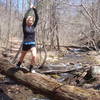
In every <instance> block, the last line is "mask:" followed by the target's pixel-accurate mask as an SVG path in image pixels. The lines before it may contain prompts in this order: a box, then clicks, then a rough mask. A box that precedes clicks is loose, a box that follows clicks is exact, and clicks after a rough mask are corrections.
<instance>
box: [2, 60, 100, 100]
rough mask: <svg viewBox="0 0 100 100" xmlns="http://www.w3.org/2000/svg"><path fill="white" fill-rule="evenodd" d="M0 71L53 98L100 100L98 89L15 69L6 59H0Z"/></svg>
mask: <svg viewBox="0 0 100 100" xmlns="http://www.w3.org/2000/svg"><path fill="white" fill-rule="evenodd" d="M0 71H1V73H2V74H6V75H7V76H9V77H10V78H13V79H14V80H16V81H17V82H20V83H21V84H24V85H26V86H28V87H30V88H31V89H35V90H37V91H39V93H41V94H45V95H46V96H48V97H51V98H52V99H53V100H100V92H98V91H95V90H86V89H82V88H79V87H75V86H69V85H63V84H62V83H59V82H57V81H56V80H54V79H52V78H49V77H47V76H46V75H43V74H39V73H34V74H32V73H24V72H23V71H21V70H16V69H15V68H14V65H13V64H11V63H9V61H8V60H6V59H0Z"/></svg>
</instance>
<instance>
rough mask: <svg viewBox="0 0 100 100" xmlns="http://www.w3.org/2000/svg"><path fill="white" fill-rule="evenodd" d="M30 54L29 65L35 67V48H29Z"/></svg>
mask: <svg viewBox="0 0 100 100" xmlns="http://www.w3.org/2000/svg"><path fill="white" fill-rule="evenodd" d="M31 53H32V60H31V65H35V64H36V47H32V48H31Z"/></svg>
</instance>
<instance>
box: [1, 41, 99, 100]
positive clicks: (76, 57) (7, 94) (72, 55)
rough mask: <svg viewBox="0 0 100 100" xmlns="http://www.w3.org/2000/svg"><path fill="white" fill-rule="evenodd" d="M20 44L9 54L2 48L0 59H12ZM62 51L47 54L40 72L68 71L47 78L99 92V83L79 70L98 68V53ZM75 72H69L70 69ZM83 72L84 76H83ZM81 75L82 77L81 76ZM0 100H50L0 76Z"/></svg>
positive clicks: (28, 57)
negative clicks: (91, 67)
mask: <svg viewBox="0 0 100 100" xmlns="http://www.w3.org/2000/svg"><path fill="white" fill-rule="evenodd" d="M19 45H20V43H19V42H18V41H15V42H14V43H12V51H11V53H7V52H8V51H9V50H6V51H5V48H4V47H2V48H1V50H0V57H4V58H6V59H9V58H10V57H14V55H15V54H16V52H17V51H18V48H19ZM62 49H63V50H62V51H60V52H58V51H56V50H52V51H48V52H47V59H46V63H45V66H44V68H43V69H41V70H40V72H48V71H51V72H52V71H54V72H55V71H56V70H59V71H60V70H64V69H65V68H66V69H67V70H69V72H66V73H52V74H51V73H48V74H46V75H48V76H49V77H52V78H54V79H56V80H57V81H59V82H62V83H63V84H70V85H74V86H79V87H82V88H86V89H96V90H98V91H99V90H100V81H99V80H94V79H92V78H93V77H92V78H90V77H89V78H87V79H86V78H85V76H86V72H85V71H84V70H81V71H80V70H79V68H82V67H90V66H99V65H100V55H99V51H85V52H84V51H82V49H79V48H69V50H68V49H66V48H62ZM30 56H31V54H30V53H29V54H28V55H27V56H26V58H25V60H24V65H25V64H26V65H28V64H29V61H30ZM73 68H74V69H76V70H75V71H71V72H70V70H72V69H73ZM84 72H85V75H83V74H84ZM82 75H83V76H82ZM0 100H50V99H48V98H46V97H44V96H43V95H40V94H37V93H36V91H32V90H31V89H29V88H27V87H25V86H23V85H21V84H19V83H17V82H15V81H13V80H11V79H9V78H8V77H7V76H4V75H2V74H0Z"/></svg>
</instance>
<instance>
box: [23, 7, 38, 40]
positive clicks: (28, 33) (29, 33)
mask: <svg viewBox="0 0 100 100" xmlns="http://www.w3.org/2000/svg"><path fill="white" fill-rule="evenodd" d="M30 12H31V13H34V15H35V21H34V23H33V25H32V26H27V25H26V19H27V17H28V16H29V13H30ZM38 19H39V18H38V14H37V10H36V9H35V8H30V9H29V10H28V11H27V12H26V14H25V16H24V19H23V24H22V27H23V34H24V40H23V42H34V41H35V31H34V28H35V27H36V25H37V22H38Z"/></svg>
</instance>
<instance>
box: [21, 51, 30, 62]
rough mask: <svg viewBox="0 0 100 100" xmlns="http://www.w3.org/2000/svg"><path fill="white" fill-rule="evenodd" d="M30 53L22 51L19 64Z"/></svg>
mask: <svg viewBox="0 0 100 100" xmlns="http://www.w3.org/2000/svg"><path fill="white" fill-rule="evenodd" d="M27 52H28V51H22V52H21V56H20V58H19V62H21V63H22V62H23V59H24V57H25V55H26V53H27Z"/></svg>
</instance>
